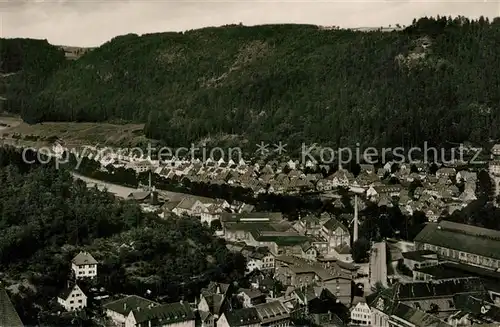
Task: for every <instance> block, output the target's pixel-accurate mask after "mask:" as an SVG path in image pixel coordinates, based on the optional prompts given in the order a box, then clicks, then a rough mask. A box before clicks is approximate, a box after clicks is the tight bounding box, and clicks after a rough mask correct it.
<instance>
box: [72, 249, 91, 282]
mask: <svg viewBox="0 0 500 327" xmlns="http://www.w3.org/2000/svg"><path fill="white" fill-rule="evenodd" d="M71 269H72V270H73V273H74V274H75V277H76V278H77V279H79V278H94V277H96V276H97V260H96V259H94V257H92V255H91V254H90V253H88V252H80V253H78V254H77V255H76V256H75V257H74V258H73V260H71Z"/></svg>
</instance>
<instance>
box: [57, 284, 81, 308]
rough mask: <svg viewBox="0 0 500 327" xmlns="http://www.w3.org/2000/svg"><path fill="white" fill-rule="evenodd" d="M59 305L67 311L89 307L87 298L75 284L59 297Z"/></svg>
mask: <svg viewBox="0 0 500 327" xmlns="http://www.w3.org/2000/svg"><path fill="white" fill-rule="evenodd" d="M57 303H59V304H60V305H62V306H63V307H64V308H65V309H66V310H67V311H75V310H80V309H83V308H85V307H86V306H87V296H86V295H85V293H83V291H82V289H81V288H80V287H79V286H78V285H76V284H74V285H72V286H70V287H68V288H66V289H65V290H64V291H63V292H62V293H61V294H60V295H59V296H58V297H57Z"/></svg>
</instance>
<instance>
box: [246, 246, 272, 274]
mask: <svg viewBox="0 0 500 327" xmlns="http://www.w3.org/2000/svg"><path fill="white" fill-rule="evenodd" d="M241 253H242V254H243V256H245V257H246V259H247V271H248V272H249V273H250V272H252V271H254V270H260V271H273V270H274V256H273V254H272V253H271V252H270V251H269V249H268V248H267V247H259V248H254V247H249V246H245V247H244V248H243V249H242V250H241Z"/></svg>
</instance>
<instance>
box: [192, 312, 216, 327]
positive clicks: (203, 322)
mask: <svg viewBox="0 0 500 327" xmlns="http://www.w3.org/2000/svg"><path fill="white" fill-rule="evenodd" d="M196 319H197V320H198V321H199V322H200V325H199V327H214V326H215V316H214V315H213V314H211V313H210V312H206V311H199V310H198V311H196Z"/></svg>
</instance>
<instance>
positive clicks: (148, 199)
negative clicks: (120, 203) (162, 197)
mask: <svg viewBox="0 0 500 327" xmlns="http://www.w3.org/2000/svg"><path fill="white" fill-rule="evenodd" d="M127 200H131V201H136V202H138V203H150V204H152V205H156V204H158V192H157V191H156V190H152V191H138V192H132V193H130V194H129V195H128V196H127Z"/></svg>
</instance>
